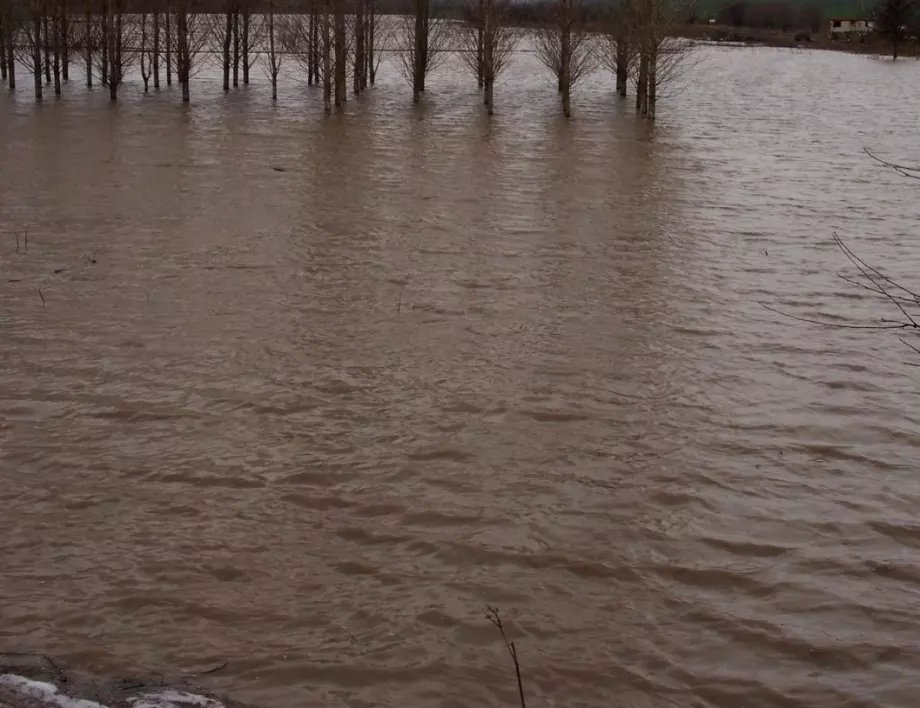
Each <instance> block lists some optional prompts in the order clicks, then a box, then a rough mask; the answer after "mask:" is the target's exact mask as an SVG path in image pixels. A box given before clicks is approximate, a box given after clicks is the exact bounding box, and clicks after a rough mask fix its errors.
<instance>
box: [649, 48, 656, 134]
mask: <svg viewBox="0 0 920 708" xmlns="http://www.w3.org/2000/svg"><path fill="white" fill-rule="evenodd" d="M657 102H658V48H657V47H653V48H652V50H651V51H650V52H649V65H648V106H647V110H646V117H647V118H648V119H649V120H655V104H656V103H657Z"/></svg>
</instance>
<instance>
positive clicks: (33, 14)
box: [19, 0, 45, 101]
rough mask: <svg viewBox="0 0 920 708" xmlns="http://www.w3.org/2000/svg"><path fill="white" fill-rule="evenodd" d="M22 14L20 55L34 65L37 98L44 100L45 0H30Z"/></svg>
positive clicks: (24, 5)
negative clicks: (22, 41) (43, 48)
mask: <svg viewBox="0 0 920 708" xmlns="http://www.w3.org/2000/svg"><path fill="white" fill-rule="evenodd" d="M22 10H23V12H22V16H21V18H20V27H21V29H22V32H21V34H22V37H23V39H25V42H24V43H23V45H22V46H21V47H20V48H19V49H20V56H21V58H22V59H23V62H24V63H25V62H30V63H31V65H32V78H33V80H34V85H35V99H36V100H37V101H40V100H42V98H43V95H44V88H43V84H42V47H43V43H44V37H43V34H44V33H43V29H44V23H43V22H42V19H43V15H44V13H45V5H44V2H43V0H28V1H27V2H26V3H24V4H23V6H22Z"/></svg>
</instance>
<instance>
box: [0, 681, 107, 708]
mask: <svg viewBox="0 0 920 708" xmlns="http://www.w3.org/2000/svg"><path fill="white" fill-rule="evenodd" d="M0 688H5V689H7V690H9V692H10V693H11V694H13V696H14V697H15V696H20V697H21V698H24V699H26V700H28V701H30V702H34V703H37V704H38V705H40V706H48V708H105V707H104V706H102V705H100V704H99V703H96V702H95V701H84V700H82V699H80V698H71V697H70V696H65V695H64V694H62V693H59V692H58V687H57V686H55V685H54V684H51V683H45V682H44V681H33V680H32V679H27V678H26V677H24V676H17V675H16V674H0Z"/></svg>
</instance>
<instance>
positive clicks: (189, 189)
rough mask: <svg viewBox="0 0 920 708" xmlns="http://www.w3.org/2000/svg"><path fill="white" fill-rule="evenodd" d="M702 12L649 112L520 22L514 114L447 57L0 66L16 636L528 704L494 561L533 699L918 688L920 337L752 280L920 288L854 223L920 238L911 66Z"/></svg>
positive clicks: (355, 693)
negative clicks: (533, 43)
mask: <svg viewBox="0 0 920 708" xmlns="http://www.w3.org/2000/svg"><path fill="white" fill-rule="evenodd" d="M699 56H700V60H701V61H700V63H699V66H698V67H696V69H695V72H696V73H695V81H694V83H693V85H692V87H691V88H689V89H687V90H685V91H682V92H680V93H678V94H677V95H675V96H674V97H673V98H671V99H670V100H669V101H668V102H667V103H665V104H663V105H662V108H661V113H662V116H661V120H660V121H659V124H658V125H657V126H656V127H655V128H654V129H651V130H650V129H648V128H647V126H645V125H641V124H637V123H636V122H635V121H634V119H633V117H632V116H631V114H630V111H629V109H628V107H626V106H620V107H617V104H616V102H615V101H614V100H613V98H612V97H611V93H612V84H611V82H610V79H609V77H606V76H598V77H596V78H594V79H592V80H591V81H589V82H588V83H586V84H585V85H584V86H583V87H582V88H581V89H580V90H579V91H578V92H577V95H576V97H575V110H576V118H575V119H574V120H572V121H571V122H565V121H564V120H562V119H561V118H560V117H559V115H558V113H559V110H558V106H557V103H556V96H555V95H554V91H553V89H552V87H551V85H550V84H549V82H548V81H547V80H546V78H545V77H544V76H543V74H541V73H540V71H539V68H538V67H537V66H536V64H535V62H534V59H533V57H532V56H529V55H526V54H525V55H522V56H521V57H519V59H518V60H517V61H516V62H515V63H514V64H513V65H512V68H511V69H510V70H509V74H508V77H507V80H506V82H505V83H503V84H502V85H501V86H500V87H499V90H498V92H497V100H498V107H499V113H498V115H497V116H496V117H495V118H494V120H492V121H491V122H489V121H487V120H486V119H485V118H484V117H483V116H482V115H481V111H480V109H479V106H478V105H477V94H476V91H475V88H474V87H473V86H472V85H471V83H470V81H469V80H468V79H467V77H466V76H465V75H463V74H459V72H458V70H456V69H455V70H451V69H450V67H449V66H448V67H446V68H444V69H442V70H440V72H439V73H438V74H437V75H436V76H434V77H433V79H432V81H431V87H430V90H429V93H430V95H429V96H428V97H427V98H426V100H425V104H424V105H423V106H422V107H420V108H418V109H415V108H413V107H412V106H411V105H410V102H409V101H408V100H407V99H408V95H407V91H406V88H405V86H404V85H403V83H402V81H401V79H400V77H399V76H398V74H397V71H396V69H395V68H394V67H392V66H389V67H388V66H386V65H385V66H384V67H383V69H382V70H381V80H380V84H379V85H378V86H377V87H376V88H375V89H374V90H373V91H372V92H369V93H368V94H367V95H366V96H365V97H363V98H362V99H361V100H359V101H352V102H351V103H349V106H348V110H347V114H346V115H345V116H344V117H334V118H331V119H326V120H324V119H323V118H322V110H321V104H320V100H319V97H318V95H317V94H316V93H315V92H312V91H309V90H307V88H306V87H304V86H300V85H297V84H295V83H292V82H291V80H290V79H288V80H286V82H285V83H284V85H283V86H282V88H281V100H280V101H279V103H278V104H277V105H276V106H272V105H271V103H270V101H268V100H267V98H268V96H267V87H266V82H265V80H264V78H263V77H262V76H261V75H260V74H258V73H256V74H255V80H256V83H255V85H253V86H252V87H250V88H249V89H246V90H240V91H238V92H235V93H232V94H231V95H229V96H226V97H224V96H222V95H221V92H220V90H219V81H217V80H215V76H214V74H213V72H207V71H206V72H204V73H202V74H201V75H199V76H198V77H196V79H195V82H194V85H193V100H194V102H193V104H192V106H191V107H189V108H188V109H183V108H182V107H181V106H179V105H177V95H176V93H175V89H173V90H171V91H168V92H165V91H164V92H163V93H162V94H160V95H157V96H154V95H151V96H147V97H142V96H141V95H140V92H139V88H138V84H137V82H136V81H135V82H134V83H133V84H130V85H127V86H125V88H124V92H123V100H122V101H121V102H120V103H119V104H118V105H117V106H110V105H109V103H108V101H107V98H106V96H105V95H104V94H103V92H101V91H98V90H97V91H95V92H93V93H88V92H87V91H86V90H85V89H83V88H82V87H81V86H80V85H78V84H79V82H74V83H75V84H77V85H73V86H70V87H68V88H67V91H66V95H65V97H64V98H63V99H62V100H60V101H56V100H53V99H50V100H46V101H45V103H44V104H43V105H41V106H36V105H35V104H34V103H33V101H32V100H31V98H30V96H29V90H28V87H27V86H26V87H25V88H23V89H21V90H20V92H19V93H18V94H17V95H16V96H14V97H10V96H8V95H6V94H3V95H2V96H0V229H2V231H3V235H2V237H0V275H2V277H0V480H2V484H0V509H2V512H0V539H2V549H0V550H2V555H0V650H17V651H41V652H46V653H49V654H53V655H54V656H56V657H57V658H58V660H59V661H62V662H69V663H70V664H73V665H76V666H79V667H81V668H84V669H88V670H95V671H99V672H110V673H117V672H119V671H124V670H126V669H127V668H129V667H143V668H144V669H145V670H148V671H163V672H170V671H194V670H199V669H204V668H208V667H211V666H214V665H215V664H220V663H221V662H224V661H227V662H229V663H228V667H227V668H226V669H225V670H224V671H223V672H220V673H218V674H214V675H213V676H211V677H210V678H209V681H210V683H209V684H208V685H209V686H210V687H211V688H214V689H215V690H221V691H225V692H227V693H229V694H231V695H233V696H234V697H236V698H238V699H240V700H245V701H248V702H252V703H256V704H260V705H263V706H270V707H278V708H295V707H299V706H311V705H324V706H325V705H329V706H333V705H377V706H474V705H476V706H478V705H492V706H505V705H514V703H515V701H516V689H515V685H514V680H513V674H512V672H511V669H510V664H509V662H508V660H507V657H506V656H505V654H504V653H503V650H502V648H501V645H500V643H499V641H498V638H497V636H496V633H495V631H494V629H493V628H491V627H490V626H489V625H488V623H487V622H486V621H485V619H484V617H483V611H484V607H485V606H486V605H487V604H489V605H495V606H497V607H499V608H500V609H501V610H502V611H503V613H504V616H505V618H506V620H507V622H508V624H509V625H510V629H511V630H512V631H513V636H514V638H515V639H516V641H517V645H518V649H519V652H520V655H521V661H522V665H523V671H524V680H525V688H526V690H527V692H528V696H529V697H530V700H531V703H532V705H535V706H541V705H557V706H598V707H600V706H628V707H630V708H631V707H637V708H638V707H647V706H648V707H656V708H657V707H658V706H680V707H686V706H699V707H703V706H706V707H709V706H718V707H725V708H729V707H731V708H735V707H739V706H745V707H746V708H768V707H769V708H774V707H775V708H779V707H788V706H802V707H806V706H807V707H808V708H825V707H827V708H839V707H841V706H866V707H869V706H873V707H875V706H877V707H881V706H887V707H894V706H914V705H916V702H917V697H918V696H920V674H918V671H917V669H918V666H920V619H918V614H917V608H918V607H920V523H918V521H917V509H918V508H920V481H918V468H917V457H918V439H920V438H918V435H920V421H918V415H917V410H916V403H917V390H918V380H917V373H916V371H917V370H916V369H913V368H911V367H909V366H906V365H905V362H909V361H910V359H911V357H912V356H913V355H912V352H911V351H910V350H909V349H907V348H906V347H904V346H903V345H902V344H901V343H900V342H899V341H898V339H897V337H896V336H895V335H891V334H887V333H877V332H871V331H846V330H827V329H822V328H818V327H812V326H809V325H807V324H804V323H799V322H794V321H791V320H788V319H784V318H781V317H779V316H777V315H775V314H774V313H772V312H769V311H767V310H765V309H763V308H762V307H761V305H760V304H759V303H761V302H766V303H768V304H771V305H774V306H778V307H782V308H785V309H786V310H788V311H790V312H793V313H796V314H799V315H802V316H815V315H820V314H829V315H839V316H842V317H848V318H855V319H860V320H862V319H864V318H871V317H885V316H889V317H893V316H896V315H897V313H893V312H892V311H891V309H890V308H889V307H887V306H886V305H885V304H884V303H883V302H881V301H879V300H878V299H877V298H875V297H874V296H873V295H872V294H871V293H867V292H864V291H860V290H858V289H856V288H854V287H852V286H850V285H848V284H847V283H846V282H844V281H843V280H841V279H840V278H838V277H837V275H836V273H837V272H838V271H841V270H845V269H846V266H847V265H848V264H847V262H846V260H845V259H844V258H843V256H842V254H841V253H840V251H839V250H837V249H836V248H835V247H834V245H833V243H832V240H831V236H832V233H833V232H834V231H835V230H836V231H837V232H838V233H840V234H841V235H842V236H844V237H845V238H846V239H847V240H848V242H849V243H850V245H851V246H852V247H853V248H854V249H855V250H856V251H857V252H858V253H859V254H860V255H861V256H863V257H864V258H866V259H867V260H868V261H870V262H872V263H873V264H877V265H881V266H884V267H886V268H887V269H890V271H891V272H892V273H893V274H895V275H898V276H899V277H904V278H905V279H906V280H907V281H910V278H911V277H912V276H916V277H918V278H920V276H917V272H918V268H917V265H918V263H920V246H918V245H917V243H916V242H915V241H914V240H913V239H914V238H915V236H916V233H917V231H916V227H917V223H918V221H920V200H918V199H917V194H918V192H917V189H918V185H917V183H912V182H911V180H907V179H905V178H903V177H900V176H899V175H897V174H895V173H893V172H890V171H886V170H884V169H882V168H881V167H879V166H878V165H876V164H873V163H872V161H871V160H869V159H867V158H866V156H865V155H864V154H862V153H861V150H862V147H863V146H868V147H870V148H871V149H873V150H875V151H877V152H878V153H879V154H882V155H886V156H889V157H898V158H901V159H908V158H910V157H915V158H917V161H918V162H920V140H918V137H917V130H918V119H917V116H918V115H920V91H918V90H917V86H918V84H920V66H918V65H917V64H916V63H915V62H912V61H905V62H898V63H897V64H892V63H891V62H886V61H883V60H880V59H876V58H871V57H858V56H848V55H845V54H837V53H829V52H798V53H797V52H793V51H787V50H775V49H738V48H732V49H716V48H707V49H703V50H701V52H700V55H699ZM25 83H27V82H25V81H23V84H25ZM272 167H276V168H280V169H272ZM280 170H284V171H280ZM26 228H28V233H29V243H28V251H26V250H25V248H24V244H23V243H20V249H19V251H18V252H17V250H16V241H15V236H14V234H16V233H19V234H22V233H23V230H24V229H26ZM914 283H915V284H917V281H916V280H914ZM39 289H40V290H41V294H39ZM42 298H43V299H44V302H43V301H42Z"/></svg>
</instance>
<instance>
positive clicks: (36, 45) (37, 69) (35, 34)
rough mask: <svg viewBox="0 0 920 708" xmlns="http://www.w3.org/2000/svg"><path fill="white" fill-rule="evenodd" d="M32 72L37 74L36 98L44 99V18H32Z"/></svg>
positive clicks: (36, 15)
mask: <svg viewBox="0 0 920 708" xmlns="http://www.w3.org/2000/svg"><path fill="white" fill-rule="evenodd" d="M32 72H33V74H34V76H35V99H36V100H38V101H41V100H42V90H43V89H42V18H41V16H40V15H39V14H38V13H37V12H36V13H35V16H34V17H33V18H32Z"/></svg>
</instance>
